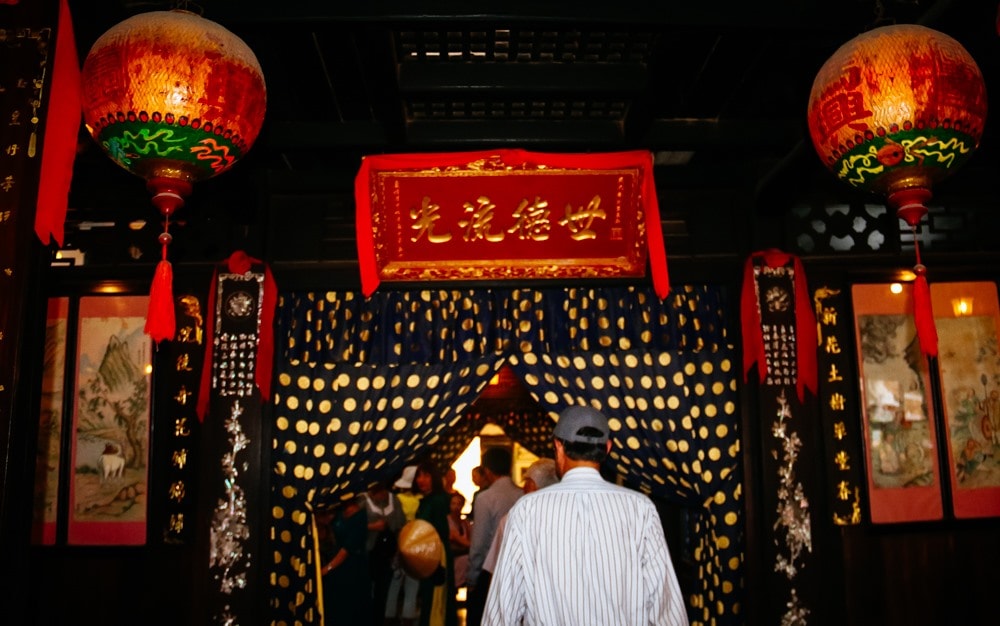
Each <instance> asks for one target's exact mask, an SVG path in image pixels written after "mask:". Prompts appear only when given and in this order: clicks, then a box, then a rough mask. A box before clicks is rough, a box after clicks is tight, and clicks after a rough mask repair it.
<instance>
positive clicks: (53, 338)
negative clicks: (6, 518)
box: [31, 298, 69, 546]
mask: <svg viewBox="0 0 1000 626" xmlns="http://www.w3.org/2000/svg"><path fill="white" fill-rule="evenodd" d="M68 317H69V298H50V299H49V303H48V313H47V315H46V320H45V354H44V360H43V363H42V392H41V398H40V400H39V406H38V448H37V450H36V456H35V496H34V508H33V512H32V522H31V543H33V544H36V545H38V544H41V545H47V546H50V545H53V544H55V542H56V516H57V513H58V510H59V470H60V464H61V463H62V454H61V450H62V432H63V430H62V425H63V407H64V406H65V392H66V384H65V383H66V376H65V370H66V326H67V318H68Z"/></svg>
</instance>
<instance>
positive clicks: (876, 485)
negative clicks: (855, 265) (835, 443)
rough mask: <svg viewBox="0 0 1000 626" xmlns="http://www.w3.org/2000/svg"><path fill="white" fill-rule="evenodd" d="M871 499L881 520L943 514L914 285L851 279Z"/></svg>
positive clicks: (930, 517) (875, 515)
mask: <svg viewBox="0 0 1000 626" xmlns="http://www.w3.org/2000/svg"><path fill="white" fill-rule="evenodd" d="M852 297H853V304H854V322H855V337H856V340H857V348H858V359H859V361H860V367H859V370H860V373H861V381H860V383H861V398H862V419H863V429H862V433H863V441H864V445H865V457H866V474H867V480H868V500H869V508H870V515H871V520H872V522H873V523H876V524H885V523H894V522H912V521H924V520H937V519H941V518H942V517H943V513H944V507H943V504H942V496H941V481H940V476H941V474H940V470H939V468H938V462H937V458H938V452H937V443H936V442H937V434H936V432H935V425H934V413H933V404H932V402H931V392H930V389H931V385H930V372H929V367H928V364H927V359H926V358H924V357H923V355H922V354H921V352H920V345H919V341H918V340H917V333H916V327H915V325H914V323H913V316H912V314H911V313H910V312H911V311H912V310H913V306H912V298H913V296H912V289H911V287H910V285H902V291H901V292H900V293H898V294H894V293H892V291H891V290H890V285H888V284H869V285H854V286H853V287H852Z"/></svg>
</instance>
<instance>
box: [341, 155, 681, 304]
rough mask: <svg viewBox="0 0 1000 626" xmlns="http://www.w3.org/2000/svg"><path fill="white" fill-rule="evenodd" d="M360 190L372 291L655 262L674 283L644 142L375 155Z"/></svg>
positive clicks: (615, 272) (657, 274)
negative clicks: (624, 148) (595, 149)
mask: <svg viewBox="0 0 1000 626" xmlns="http://www.w3.org/2000/svg"><path fill="white" fill-rule="evenodd" d="M355 196H356V198H355V199H356V202H357V240H358V259H359V264H360V266H361V283H362V291H363V292H364V294H365V295H371V294H372V293H373V292H374V291H375V289H377V288H378V285H379V282H380V281H391V282H398V281H404V282H405V281H448V280H461V281H469V280H507V279H560V278H623V277H640V276H644V275H645V272H646V264H647V260H650V261H651V263H650V265H651V267H652V268H653V271H652V273H653V284H654V288H655V290H656V292H657V294H658V295H660V297H665V296H666V294H667V291H668V281H667V271H666V258H665V257H666V255H665V253H664V250H663V233H662V231H661V227H660V219H659V209H658V206H657V202H656V191H655V185H654V181H653V169H652V156H651V154H650V153H649V152H646V151H635V152H615V153H604V154H543V153H532V152H526V151H523V150H500V151H490V152H463V153H447V154H409V155H378V156H368V157H365V159H364V160H363V162H362V166H361V170H360V171H359V172H358V176H357V179H356V181H355ZM647 223H648V224H652V225H653V228H650V229H647V227H646V224H647Z"/></svg>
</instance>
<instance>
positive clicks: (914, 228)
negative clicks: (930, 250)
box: [910, 224, 924, 267]
mask: <svg viewBox="0 0 1000 626" xmlns="http://www.w3.org/2000/svg"><path fill="white" fill-rule="evenodd" d="M910 232H912V233H913V250H914V252H915V254H916V255H917V267H923V266H924V263H923V261H921V260H920V240H919V239H917V225H916V224H910Z"/></svg>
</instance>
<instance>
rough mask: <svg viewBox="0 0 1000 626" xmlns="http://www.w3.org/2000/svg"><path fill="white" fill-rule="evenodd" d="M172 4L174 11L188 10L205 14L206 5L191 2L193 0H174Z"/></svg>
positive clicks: (201, 14) (196, 13)
mask: <svg viewBox="0 0 1000 626" xmlns="http://www.w3.org/2000/svg"><path fill="white" fill-rule="evenodd" d="M172 5H173V6H172V10H174V11H187V12H189V13H194V14H195V15H200V16H202V17H204V16H205V7H203V6H201V5H200V4H197V3H195V2H191V0H174V2H173V3H172Z"/></svg>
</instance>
